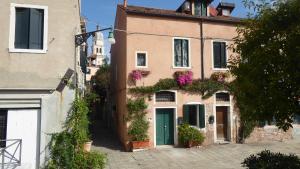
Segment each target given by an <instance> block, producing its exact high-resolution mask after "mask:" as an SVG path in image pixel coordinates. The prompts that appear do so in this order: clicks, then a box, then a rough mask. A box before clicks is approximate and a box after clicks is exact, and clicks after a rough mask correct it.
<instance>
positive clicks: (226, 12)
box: [217, 2, 235, 16]
mask: <svg viewBox="0 0 300 169" xmlns="http://www.w3.org/2000/svg"><path fill="white" fill-rule="evenodd" d="M234 8H235V4H234V3H228V2H220V3H219V5H218V7H217V10H218V15H219V16H231V12H232V11H233V9H234Z"/></svg>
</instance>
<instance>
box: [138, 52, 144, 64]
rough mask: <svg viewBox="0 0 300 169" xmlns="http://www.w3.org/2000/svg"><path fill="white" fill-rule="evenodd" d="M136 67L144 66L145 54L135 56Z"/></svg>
mask: <svg viewBox="0 0 300 169" xmlns="http://www.w3.org/2000/svg"><path fill="white" fill-rule="evenodd" d="M137 66H146V54H145V53H138V54H137Z"/></svg>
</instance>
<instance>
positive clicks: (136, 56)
mask: <svg viewBox="0 0 300 169" xmlns="http://www.w3.org/2000/svg"><path fill="white" fill-rule="evenodd" d="M139 53H141V54H145V57H146V58H145V59H146V65H145V66H138V54H139ZM135 67H137V68H148V52H147V51H136V52H135Z"/></svg>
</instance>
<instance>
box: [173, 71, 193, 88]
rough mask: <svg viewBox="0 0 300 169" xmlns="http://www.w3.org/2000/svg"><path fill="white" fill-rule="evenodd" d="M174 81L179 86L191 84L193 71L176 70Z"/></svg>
mask: <svg viewBox="0 0 300 169" xmlns="http://www.w3.org/2000/svg"><path fill="white" fill-rule="evenodd" d="M176 81H177V83H178V85H179V86H185V85H188V84H192V82H193V72H191V71H187V72H178V73H177V78H176Z"/></svg>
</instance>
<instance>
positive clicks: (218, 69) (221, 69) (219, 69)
mask: <svg viewBox="0 0 300 169" xmlns="http://www.w3.org/2000/svg"><path fill="white" fill-rule="evenodd" d="M213 70H214V71H228V70H229V68H213Z"/></svg>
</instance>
